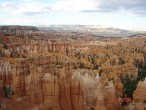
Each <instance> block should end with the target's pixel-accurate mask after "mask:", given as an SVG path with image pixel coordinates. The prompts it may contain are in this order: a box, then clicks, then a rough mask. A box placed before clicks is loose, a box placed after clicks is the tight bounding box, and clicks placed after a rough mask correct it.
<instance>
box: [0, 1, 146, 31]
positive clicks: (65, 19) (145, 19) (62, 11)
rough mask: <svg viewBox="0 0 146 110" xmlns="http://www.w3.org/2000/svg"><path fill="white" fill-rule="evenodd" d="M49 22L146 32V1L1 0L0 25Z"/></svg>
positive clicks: (42, 23)
mask: <svg viewBox="0 0 146 110" xmlns="http://www.w3.org/2000/svg"><path fill="white" fill-rule="evenodd" d="M50 24H68V25H72V24H73V25H74V24H80V25H104V26H111V27H116V28H122V29H129V30H144V31H146V0H0V25H34V26H37V25H50Z"/></svg>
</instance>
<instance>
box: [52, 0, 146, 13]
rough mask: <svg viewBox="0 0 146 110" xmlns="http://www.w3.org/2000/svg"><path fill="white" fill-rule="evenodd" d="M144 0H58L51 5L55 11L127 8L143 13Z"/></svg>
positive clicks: (108, 10) (94, 10)
mask: <svg viewBox="0 0 146 110" xmlns="http://www.w3.org/2000/svg"><path fill="white" fill-rule="evenodd" d="M145 6H146V1H145V0H60V1H58V2H56V3H55V4H53V5H52V7H51V9H52V10H55V11H68V12H77V11H80V12H87V13H89V12H114V11H120V10H121V9H122V10H129V11H132V12H135V13H137V12H139V13H137V14H143V12H145V11H146V7H145Z"/></svg>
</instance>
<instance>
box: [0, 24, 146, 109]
mask: <svg viewBox="0 0 146 110" xmlns="http://www.w3.org/2000/svg"><path fill="white" fill-rule="evenodd" d="M145 77H146V36H145V35H142V36H140V37H139V36H135V37H126V38H125V37H124V38H121V37H112V38H107V37H104V38H98V37H96V36H95V35H94V34H93V33H90V32H76V33H73V32H54V31H52V32H46V31H42V30H41V31H40V30H39V29H38V28H37V27H27V26H2V27H1V28H0V110H145V109H146V78H145Z"/></svg>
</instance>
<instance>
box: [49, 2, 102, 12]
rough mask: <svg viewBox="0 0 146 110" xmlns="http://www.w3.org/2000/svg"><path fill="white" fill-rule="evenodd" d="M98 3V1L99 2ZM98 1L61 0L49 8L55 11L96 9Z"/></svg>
mask: <svg viewBox="0 0 146 110" xmlns="http://www.w3.org/2000/svg"><path fill="white" fill-rule="evenodd" d="M99 3H100V2H99ZM99 3H97V2H96V0H61V1H58V2H56V3H55V4H54V5H52V7H51V9H52V10H55V11H71V12H76V11H84V10H89V11H90V10H96V9H97V7H98V5H99Z"/></svg>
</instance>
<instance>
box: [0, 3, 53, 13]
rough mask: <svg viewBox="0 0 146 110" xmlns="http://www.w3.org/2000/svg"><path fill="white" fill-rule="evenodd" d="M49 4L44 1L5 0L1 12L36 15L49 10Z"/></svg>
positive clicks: (1, 5)
mask: <svg viewBox="0 0 146 110" xmlns="http://www.w3.org/2000/svg"><path fill="white" fill-rule="evenodd" d="M49 10H50V9H49V6H48V5H46V4H43V3H35V2H34V3H26V2H19V3H16V2H4V3H1V4H0V12H3V13H9V14H13V15H19V14H20V15H23V14H24V15H25V14H26V15H27V14H28V15H31V14H32V15H34V14H43V13H48V12H49Z"/></svg>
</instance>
